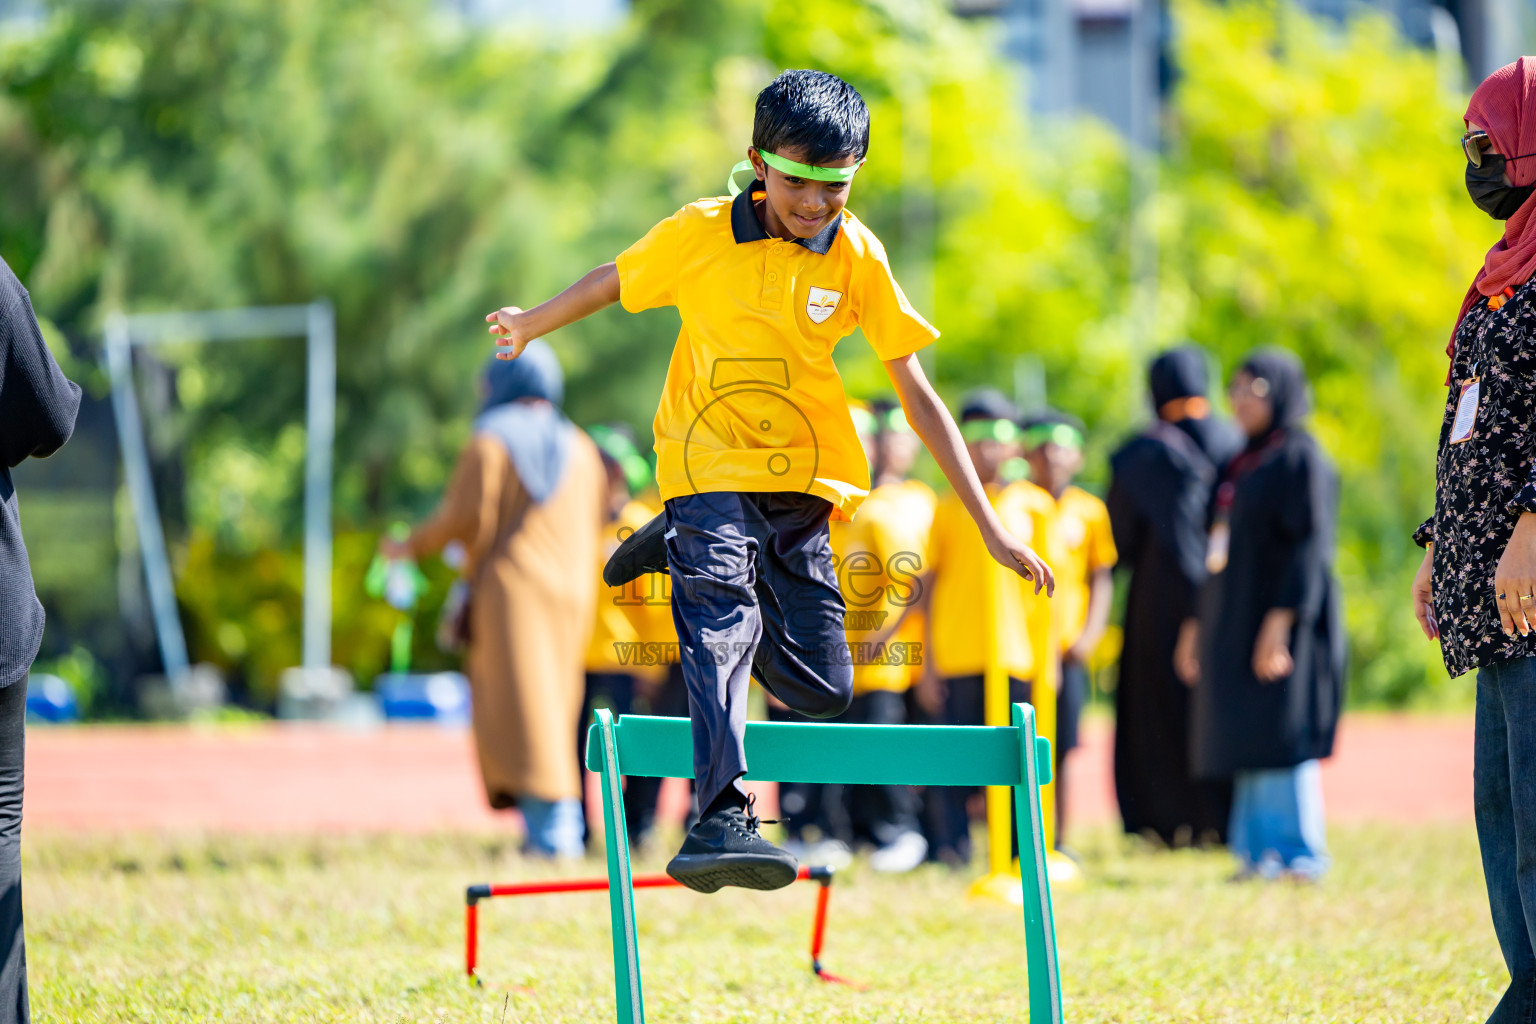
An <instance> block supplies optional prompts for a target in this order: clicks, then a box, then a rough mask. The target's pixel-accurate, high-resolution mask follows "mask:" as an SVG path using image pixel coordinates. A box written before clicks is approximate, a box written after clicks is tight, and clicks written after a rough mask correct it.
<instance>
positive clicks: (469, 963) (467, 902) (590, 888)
mask: <svg viewBox="0 0 1536 1024" xmlns="http://www.w3.org/2000/svg"><path fill="white" fill-rule="evenodd" d="M833 874H834V872H833V870H832V868H830V867H826V866H822V865H818V866H816V867H802V868H801V869H800V874H799V875H798V876H796V878H795V880H796V881H797V882H817V883H819V884H820V886H821V890H820V891H819V892H818V893H817V894H816V918H815V921H814V922H813V923H812V925H811V971H812V972H813V973H814V974H815V975H816V977H818V978H820V979H821V980H822V981H827V982H835V983H836V984H839V985H849V986H851V987H853V988H863V986H862V985H859V984H857V983H855V982H851V981H849V980H847V979H846V978H839V977H838V976H837V975H835V974H832V973H831V972H829V971H826V970H824V969H823V968H822V966H821V946H822V942H823V940H824V939H825V938H826V934H827V903H828V901H829V900H830V899H831V897H832V877H833ZM632 884H633V886H634V888H636V889H671V888H681V887H682V883H681V882H678V881H676V880H675V879H673V878H672V877H670V876H668V875H636V876H635V877H634V880H633V883H632ZM607 890H608V879H606V878H566V879H556V880H554V881H549V882H513V883H510V884H507V885H471V886H470V887H469V888H467V889H465V890H464V973H465V974H467V975H469V977H470V978H472V979H474V981H475V983H476V984H479V983H480V976H479V974H478V973H476V968H477V967H478V953H479V946H480V901H481V900H486V899H491V898H492V897H495V896H548V895H551V894H553V893H561V892H606V891H607Z"/></svg>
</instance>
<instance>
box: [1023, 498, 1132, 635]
mask: <svg viewBox="0 0 1536 1024" xmlns="http://www.w3.org/2000/svg"><path fill="white" fill-rule="evenodd" d="M1041 493H1043V494H1045V496H1046V497H1047V498H1049V497H1050V494H1049V493H1048V492H1044V491H1042V492H1041ZM1052 505H1053V506H1054V509H1053V515H1052V525H1051V529H1052V533H1053V535H1054V538H1055V541H1056V557H1057V559H1058V562H1059V564H1058V563H1052V564H1051V568H1052V569H1053V570H1055V572H1056V616H1057V621H1058V622H1059V623H1060V624H1061V630H1060V634H1059V635H1060V638H1061V649H1062V650H1066V649H1067V648H1068V647H1071V646H1072V645H1073V644H1075V643H1077V638H1078V637H1080V636H1082V635H1083V627H1085V626H1086V625H1088V583H1089V580H1090V579H1092V577H1093V574H1094V573H1095V572H1096V571H1098V570H1099V569H1110V568H1113V567H1114V564H1115V563H1116V562H1117V561H1119V559H1120V555H1119V553H1118V552H1117V551H1116V550H1115V535H1114V531H1113V530H1111V529H1110V526H1109V509H1108V508H1106V507H1105V505H1104V503H1103V502H1102V501H1100V500H1099V499H1098V498H1096V497H1094V496H1093V495H1092V494H1089V493H1088V492H1087V491H1085V490H1083V489H1082V488H1081V487H1068V488H1067V489H1066V490H1065V491H1062V492H1061V499H1060V500H1059V501H1053V502H1052Z"/></svg>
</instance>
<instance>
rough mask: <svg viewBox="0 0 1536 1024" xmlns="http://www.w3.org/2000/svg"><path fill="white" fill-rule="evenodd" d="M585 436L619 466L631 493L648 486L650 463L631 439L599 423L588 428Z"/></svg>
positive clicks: (650, 475)
mask: <svg viewBox="0 0 1536 1024" xmlns="http://www.w3.org/2000/svg"><path fill="white" fill-rule="evenodd" d="M587 436H589V437H591V438H592V440H593V442H594V443H595V444H596V445H597V447H598V450H599V451H601V452H602V453H603V454H604V455H606V456H608V457H609V458H610V459H612V460H613V461H614V463H615V464H616V465H617V466H618V467H619V470H620V472H622V473H623V474H624V482H625V483H627V484H628V485H629V490H630V493H631V494H633V493H635V492H636V491H641V490H644V489H645V488H646V487H647V486H649V484H650V482H651V479H652V473H651V464H650V462H649V460H647V459H646V457H645V456H644V455H641V454H640V449H638V448H636V447H635V444H634V442H633V441H631V440H630V439H629V438H627V437H625V436H624V435H623V434H621V433H619V432H618V431H616V430H612V429H610V428H608V427H604V426H601V425H599V426H594V427H591V428H589V429H588V430H587Z"/></svg>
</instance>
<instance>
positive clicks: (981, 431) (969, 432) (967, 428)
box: [960, 419, 1019, 444]
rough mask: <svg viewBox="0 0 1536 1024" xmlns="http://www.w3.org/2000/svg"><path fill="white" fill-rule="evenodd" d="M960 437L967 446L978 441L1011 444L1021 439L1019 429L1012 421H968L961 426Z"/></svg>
mask: <svg viewBox="0 0 1536 1024" xmlns="http://www.w3.org/2000/svg"><path fill="white" fill-rule="evenodd" d="M960 436H961V437H962V438H964V439H965V443H966V444H975V443H976V442H977V441H1001V442H1003V443H1004V444H1011V443H1012V442H1014V441H1017V440H1018V439H1019V428H1018V427H1017V426H1015V425H1014V422H1013V421H1012V420H1001V419H999V420H987V419H975V420H966V421H965V422H964V423H962V424H960Z"/></svg>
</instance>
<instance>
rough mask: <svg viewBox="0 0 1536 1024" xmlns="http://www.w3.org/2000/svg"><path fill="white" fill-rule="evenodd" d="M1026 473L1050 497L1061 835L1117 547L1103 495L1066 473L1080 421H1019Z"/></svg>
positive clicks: (1042, 417) (1062, 417)
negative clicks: (1069, 759) (1069, 760)
mask: <svg viewBox="0 0 1536 1024" xmlns="http://www.w3.org/2000/svg"><path fill="white" fill-rule="evenodd" d="M1022 427H1023V431H1024V433H1023V437H1024V457H1025V458H1026V459H1027V460H1028V461H1029V477H1030V480H1032V481H1033V482H1034V483H1035V485H1036V486H1038V487H1039V488H1040V489H1041V490H1043V491H1045V492H1046V493H1047V494H1048V495H1049V496H1050V500H1051V502H1052V503H1053V504H1054V506H1055V507H1054V510H1053V513H1052V534H1053V539H1054V541H1055V547H1054V549H1053V558H1054V562H1053V565H1054V567H1055V569H1056V597H1055V599H1054V602H1053V607H1054V610H1055V613H1056V619H1057V622H1058V623H1059V626H1060V628H1059V631H1058V633H1059V637H1060V641H1061V651H1060V655H1061V677H1060V678H1061V683H1060V689H1059V690H1058V691H1057V696H1056V743H1055V760H1056V801H1055V803H1056V840H1057V842H1058V844H1059V843H1060V842H1061V835H1062V828H1063V826H1064V825H1065V821H1066V819H1065V807H1066V802H1067V801H1066V794H1067V772H1066V767H1067V765H1066V755H1067V754H1068V753H1069V752H1070V751H1072V750H1073V749H1075V748H1076V747H1077V742H1078V735H1077V732H1078V730H1077V727H1078V720H1079V718H1080V717H1081V716H1082V712H1083V708H1084V706H1085V705H1086V704H1087V702H1088V661H1089V658H1090V657H1091V656H1092V655H1093V651H1094V648H1096V647H1097V646H1098V645H1099V641H1100V640H1102V639H1103V638H1104V630H1105V629H1106V628H1107V627H1108V625H1109V610H1110V605H1111V604H1112V603H1113V601H1114V592H1115V587H1114V580H1113V578H1112V575H1111V574H1112V572H1113V570H1114V567H1115V562H1116V561H1118V560H1119V555H1118V554H1117V552H1116V551H1115V538H1114V533H1113V532H1112V531H1111V529H1110V525H1109V509H1108V508H1107V507H1106V506H1105V505H1104V502H1103V501H1101V500H1100V499H1099V498H1097V497H1095V496H1094V495H1092V494H1089V493H1088V492H1087V491H1085V490H1083V489H1082V488H1081V487H1076V486H1074V485H1073V483H1072V481H1073V479H1074V478H1075V477H1076V476H1077V474H1078V473H1079V472H1080V471H1081V470H1082V468H1083V446H1084V442H1085V435H1084V431H1083V425H1082V423H1081V422H1080V421H1078V420H1077V419H1076V418H1074V417H1072V416H1069V415H1067V414H1066V413H1062V412H1057V411H1055V410H1047V411H1046V412H1043V413H1040V414H1037V415H1035V416H1032V417H1030V418H1029V419H1028V420H1026V421H1025V422H1024V423H1023V424H1022Z"/></svg>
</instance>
